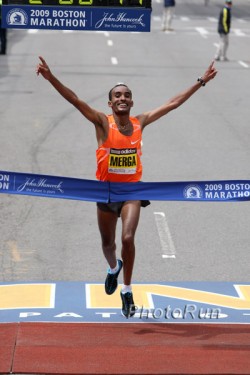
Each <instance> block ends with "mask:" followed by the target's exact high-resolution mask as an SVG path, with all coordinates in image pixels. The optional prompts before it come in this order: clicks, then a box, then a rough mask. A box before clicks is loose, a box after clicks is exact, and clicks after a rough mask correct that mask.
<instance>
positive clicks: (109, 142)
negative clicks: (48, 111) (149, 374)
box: [36, 57, 217, 318]
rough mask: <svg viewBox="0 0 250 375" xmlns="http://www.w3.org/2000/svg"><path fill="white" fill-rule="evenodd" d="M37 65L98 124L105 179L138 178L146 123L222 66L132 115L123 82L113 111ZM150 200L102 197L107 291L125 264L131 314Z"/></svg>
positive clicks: (125, 310) (124, 295)
mask: <svg viewBox="0 0 250 375" xmlns="http://www.w3.org/2000/svg"><path fill="white" fill-rule="evenodd" d="M39 58H40V60H41V62H40V63H39V64H38V65H37V70H36V72H37V75H39V74H41V75H42V76H43V77H44V78H45V79H47V80H48V81H49V82H50V83H51V85H52V86H53V87H54V88H55V89H56V90H57V91H58V92H59V93H60V94H61V95H62V96H63V97H64V98H65V99H66V100H67V101H69V102H70V103H71V104H72V105H74V106H75V107H76V108H77V109H78V110H79V111H80V112H81V113H82V114H83V116H84V117H86V118H87V120H89V121H90V122H92V123H93V124H94V126H95V130H96V139H97V144H98V149H97V151H96V157H97V172H96V177H97V179H99V180H101V181H111V182H125V183H126V182H138V181H140V179H141V175H142V165H141V159H140V156H141V134H142V131H143V130H144V128H145V127H146V126H147V125H149V124H151V123H152V122H154V121H156V120H158V119H159V118H160V117H162V116H164V115H166V114H167V113H168V112H170V111H172V110H173V109H176V108H178V107H179V106H180V105H181V104H183V103H184V102H185V101H186V100H187V99H189V98H190V97H191V96H192V95H193V94H194V93H195V92H196V91H197V90H198V89H199V88H200V87H201V86H205V84H206V83H207V82H209V81H210V80H211V79H213V78H214V77H215V76H216V74H217V70H216V69H215V67H214V62H212V63H211V64H210V65H209V67H208V69H207V70H206V72H205V73H204V75H203V76H202V77H200V78H198V80H197V81H196V82H195V83H194V84H193V85H192V86H191V87H190V88H188V89H187V90H185V91H183V92H182V93H180V94H178V95H176V96H175V97H173V98H172V99H170V100H168V101H167V102H166V103H165V104H163V105H162V106H160V107H158V108H155V109H153V110H151V111H148V112H144V113H142V114H140V115H138V116H135V117H131V116H130V110H131V108H132V107H133V104H134V103H133V100H132V92H131V90H130V89H129V88H128V87H127V86H126V85H125V84H117V85H116V86H114V87H113V88H112V89H111V90H110V92H109V101H108V106H109V107H110V109H111V111H112V115H109V116H107V115H105V114H104V113H102V112H99V111H97V110H96V109H94V108H92V107H90V106H89V105H88V104H87V103H86V102H84V101H82V100H81V99H79V98H78V96H77V95H76V94H75V93H74V92H73V91H71V90H70V89H69V88H67V87H66V86H64V85H63V84H62V83H61V82H60V81H59V80H58V79H57V78H56V77H55V76H54V75H53V74H52V72H51V70H50V68H49V66H48V65H47V63H46V62H45V60H44V59H43V58H42V57H39ZM147 204H149V202H148V201H138V200H137V201H132V200H131V201H126V202H119V203H108V204H103V203H97V218H98V225H99V230H100V234H101V239H102V249H103V253H104V256H105V258H106V260H107V262H108V264H109V271H108V274H107V277H106V280H105V291H106V293H107V294H113V293H114V292H115V290H116V288H117V284H118V281H117V279H118V275H119V273H120V271H121V269H122V267H123V286H122V289H121V292H120V295H121V299H122V314H123V315H124V316H125V317H126V318H129V317H131V316H133V315H134V314H135V306H134V300H133V294H132V288H131V279H132V273H133V266H134V259H135V243H134V238H135V232H136V229H137V225H138V222H139V216H140V208H141V206H146V205H147ZM119 216H120V217H121V220H122V249H121V257H122V260H120V259H117V258H116V242H115V232H116V224H117V220H118V217H119Z"/></svg>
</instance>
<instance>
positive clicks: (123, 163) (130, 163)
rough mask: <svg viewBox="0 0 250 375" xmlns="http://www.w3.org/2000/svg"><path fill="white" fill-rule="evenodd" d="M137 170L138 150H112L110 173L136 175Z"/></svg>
mask: <svg viewBox="0 0 250 375" xmlns="http://www.w3.org/2000/svg"><path fill="white" fill-rule="evenodd" d="M136 169H137V149H136V148H123V149H117V148H111V149H110V154H109V169H108V171H109V173H116V174H134V173H136Z"/></svg>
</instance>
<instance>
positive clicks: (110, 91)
mask: <svg viewBox="0 0 250 375" xmlns="http://www.w3.org/2000/svg"><path fill="white" fill-rule="evenodd" d="M118 86H124V87H127V89H128V90H129V91H130V92H131V90H130V88H129V87H128V86H127V85H126V84H125V83H122V82H121V83H117V84H116V85H115V86H114V87H112V89H110V90H109V100H111V99H112V91H113V90H114V89H115V88H116V87H118ZM131 94H132V92H131Z"/></svg>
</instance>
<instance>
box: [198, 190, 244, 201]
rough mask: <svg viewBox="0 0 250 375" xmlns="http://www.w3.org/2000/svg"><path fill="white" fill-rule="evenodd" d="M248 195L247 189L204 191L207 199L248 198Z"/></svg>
mask: <svg viewBox="0 0 250 375" xmlns="http://www.w3.org/2000/svg"><path fill="white" fill-rule="evenodd" d="M249 196H250V192H249V191H227V192H225V191H219V192H217V191H215V192H212V191H211V192H209V193H208V192H205V197H206V198H207V199H232V198H244V197H245V198H248V197H249Z"/></svg>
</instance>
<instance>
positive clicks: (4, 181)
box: [0, 171, 250, 203]
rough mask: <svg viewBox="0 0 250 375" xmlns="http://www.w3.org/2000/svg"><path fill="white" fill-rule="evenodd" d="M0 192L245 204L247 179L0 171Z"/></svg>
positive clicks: (248, 188) (249, 183)
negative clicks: (121, 179)
mask: <svg viewBox="0 0 250 375" xmlns="http://www.w3.org/2000/svg"><path fill="white" fill-rule="evenodd" d="M0 193H4V194H20V195H31V196H41V197H47V198H61V199H74V200H84V201H90V202H103V203H107V202H119V201H126V200H157V201H162V200H164V201H166V200H167V201H209V202H211V201H212V202H223V201H224V202H225V201H249V200H250V180H221V181H220V180H219V181H186V182H185V181H184V182H183V181H182V182H137V183H118V182H102V181H94V180H85V179H78V178H69V177H60V176H49V175H40V174H39V175H38V174H31V173H17V172H7V171H0Z"/></svg>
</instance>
